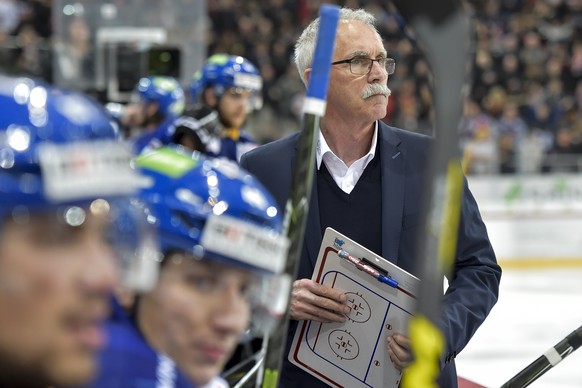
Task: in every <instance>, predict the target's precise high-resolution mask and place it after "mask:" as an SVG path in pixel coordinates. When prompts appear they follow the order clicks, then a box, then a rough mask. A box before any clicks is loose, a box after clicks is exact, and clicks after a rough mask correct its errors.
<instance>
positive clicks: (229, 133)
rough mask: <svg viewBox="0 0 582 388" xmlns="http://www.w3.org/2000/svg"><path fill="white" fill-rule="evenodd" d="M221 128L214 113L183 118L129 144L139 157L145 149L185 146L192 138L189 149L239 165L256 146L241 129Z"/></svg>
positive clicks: (169, 121) (170, 122)
mask: <svg viewBox="0 0 582 388" xmlns="http://www.w3.org/2000/svg"><path fill="white" fill-rule="evenodd" d="M210 119H212V120H210ZM207 121H208V122H207ZM209 127H212V128H213V129H212V131H209V130H208V128H209ZM220 127H221V125H220V124H219V123H218V119H217V115H216V113H215V112H214V114H208V115H207V116H204V117H203V118H202V119H197V118H194V117H191V116H181V117H178V118H175V119H168V120H166V121H164V122H163V123H161V124H160V126H159V127H158V128H156V129H155V130H154V131H152V132H148V133H145V134H143V135H140V136H138V137H136V138H134V139H130V142H131V144H132V149H133V152H134V154H136V155H138V154H140V153H141V152H142V151H144V150H147V149H156V148H158V147H161V146H164V145H168V144H171V143H177V144H183V142H182V139H184V138H189V139H190V141H189V143H190V146H193V147H194V149H195V150H196V151H199V152H202V153H203V154H206V155H209V156H211V157H218V158H227V159H230V160H233V161H235V162H237V163H238V162H239V161H240V158H241V156H242V155H243V154H244V153H246V152H248V151H250V150H252V149H253V148H255V147H256V146H257V143H256V142H255V141H254V139H253V137H252V136H251V135H250V134H249V133H248V132H246V131H244V130H239V129H234V130H224V129H220Z"/></svg>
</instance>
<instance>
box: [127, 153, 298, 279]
mask: <svg viewBox="0 0 582 388" xmlns="http://www.w3.org/2000/svg"><path fill="white" fill-rule="evenodd" d="M135 164H136V166H137V167H138V168H141V170H142V173H143V174H144V175H146V176H149V177H150V178H151V179H152V185H151V187H149V188H144V189H143V190H142V193H141V199H142V201H143V202H144V203H145V204H146V206H147V207H148V208H149V209H150V211H151V214H150V217H149V219H150V220H151V221H150V222H153V224H154V225H155V226H156V229H157V233H158V237H159V239H160V246H161V248H162V252H163V253H164V254H167V253H168V252H171V251H172V250H179V251H184V252H187V253H189V254H192V255H194V256H195V257H200V258H207V259H211V260H220V261H223V262H225V263H228V264H234V265H237V266H242V267H244V268H247V269H250V270H253V271H255V272H259V273H279V272H280V271H281V270H282V268H283V265H284V262H285V257H286V253H287V239H286V237H284V235H282V231H283V221H282V215H281V212H280V211H279V210H278V208H277V205H276V202H275V201H274V199H273V198H272V196H271V195H270V194H269V193H268V191H267V190H266V189H265V188H264V187H263V186H262V185H261V184H260V183H259V182H258V181H257V180H256V178H254V177H252V176H251V175H250V174H249V173H247V172H245V171H244V170H242V169H241V168H240V167H239V166H238V165H237V164H236V163H234V162H231V161H228V160H226V159H207V158H205V157H203V156H201V154H199V153H197V152H194V153H192V152H187V151H186V150H185V149H183V148H181V147H177V146H171V147H170V146H168V147H161V148H158V149H156V150H153V151H150V152H145V153H143V154H141V155H140V156H138V157H137V158H136V160H135Z"/></svg>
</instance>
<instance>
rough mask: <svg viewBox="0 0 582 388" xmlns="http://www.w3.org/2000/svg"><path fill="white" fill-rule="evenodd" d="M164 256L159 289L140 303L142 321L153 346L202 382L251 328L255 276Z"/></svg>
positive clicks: (224, 266)
mask: <svg viewBox="0 0 582 388" xmlns="http://www.w3.org/2000/svg"><path fill="white" fill-rule="evenodd" d="M166 260H168V262H167V263H164V265H163V267H162V269H161V273H160V279H159V281H158V284H157V286H156V288H155V289H154V290H153V291H151V292H150V293H148V294H145V295H143V296H142V298H141V299H140V301H139V303H140V304H139V308H138V323H139V326H140V329H141V330H142V331H143V333H144V335H145V337H146V338H147V340H148V342H150V344H152V345H153V346H154V348H156V349H157V350H158V351H162V352H164V353H166V354H168V355H169V356H170V357H171V358H172V359H173V360H174V361H175V362H176V364H177V365H178V366H179V367H180V369H181V370H182V371H183V372H184V373H185V374H186V375H187V376H188V377H189V378H190V379H191V380H192V381H193V382H194V383H196V384H199V385H204V384H206V383H207V382H208V381H210V379H212V378H213V377H215V376H217V375H218V374H219V373H220V372H221V371H222V368H223V367H224V365H225V363H226V361H228V359H229V358H230V356H231V354H232V352H233V351H234V349H235V347H236V345H237V342H238V338H239V336H240V335H241V334H242V333H243V331H244V330H245V329H246V328H247V327H248V324H249V315H250V303H249V298H248V293H249V292H250V289H252V287H253V284H254V281H255V279H254V278H253V277H252V276H251V275H250V274H249V273H248V271H244V270H241V269H238V268H234V267H231V266H229V265H227V264H224V263H217V262H211V261H208V260H197V259H194V258H192V257H190V256H186V255H182V254H176V255H172V256H170V257H168V258H167V259H166Z"/></svg>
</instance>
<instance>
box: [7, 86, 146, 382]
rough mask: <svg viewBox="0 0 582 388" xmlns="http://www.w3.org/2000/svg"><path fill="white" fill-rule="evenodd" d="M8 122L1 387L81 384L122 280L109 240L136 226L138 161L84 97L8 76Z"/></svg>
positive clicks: (91, 366)
mask: <svg viewBox="0 0 582 388" xmlns="http://www.w3.org/2000/svg"><path fill="white" fill-rule="evenodd" d="M0 112H2V113H1V114H0V370H1V372H0V385H3V386H4V385H5V384H6V386H26V384H28V383H30V381H33V382H35V383H37V384H38V385H39V386H42V384H45V385H46V386H48V385H62V386H65V385H66V386H69V385H77V384H82V383H84V382H85V381H86V380H87V379H89V378H90V377H91V374H92V373H93V370H94V368H95V359H94V357H95V352H96V351H97V350H98V348H99V347H100V345H101V343H102V342H103V334H102V332H101V329H100V327H99V326H100V322H101V321H102V320H103V319H104V317H105V315H106V313H107V305H108V295H109V293H110V292H111V290H112V287H113V286H114V285H115V282H116V281H117V278H118V268H117V266H116V260H117V259H118V258H119V257H120V256H118V253H120V252H119V251H116V250H115V249H114V247H112V245H111V244H110V243H109V242H108V241H106V240H105V239H104V237H105V236H106V235H107V232H108V231H111V228H112V227H113V225H117V226H120V224H119V223H117V221H120V220H121V219H124V220H125V221H129V218H128V217H127V216H128V215H129V214H130V210H129V207H128V206H127V207H126V205H127V204H128V201H129V198H128V195H130V194H133V191H134V188H135V187H136V185H135V178H136V175H135V172H134V170H132V169H131V168H130V167H129V161H130V157H131V155H130V153H129V151H128V150H126V149H125V148H124V147H123V146H122V144H121V143H120V142H119V141H118V135H117V130H116V128H115V127H113V126H112V124H111V122H110V120H109V118H108V117H107V116H106V114H105V113H104V112H103V110H102V109H101V107H100V106H99V105H98V104H97V103H96V102H94V101H93V100H91V99H89V98H87V97H85V96H83V95H80V94H77V93H72V92H65V91H61V90H56V89H53V88H51V87H49V86H46V85H43V84H39V83H37V82H34V81H32V80H30V79H27V78H12V77H4V76H0ZM112 221H114V222H112ZM129 226H130V223H129V222H125V224H124V225H123V228H121V229H118V230H117V231H116V233H119V234H118V236H119V238H121V239H123V237H122V236H123V233H122V232H121V231H122V230H123V229H125V230H127V229H128V227H129ZM126 237H127V236H126ZM4 379H6V380H7V381H5V380H4Z"/></svg>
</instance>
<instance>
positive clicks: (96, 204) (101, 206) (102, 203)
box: [89, 198, 111, 216]
mask: <svg viewBox="0 0 582 388" xmlns="http://www.w3.org/2000/svg"><path fill="white" fill-rule="evenodd" d="M89 209H90V210H91V213H93V214H95V215H100V216H101V215H106V214H108V213H109V210H110V209H111V207H110V206H109V202H107V201H106V200H104V199H102V198H99V199H96V200H94V201H93V202H91V205H90V206H89Z"/></svg>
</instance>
